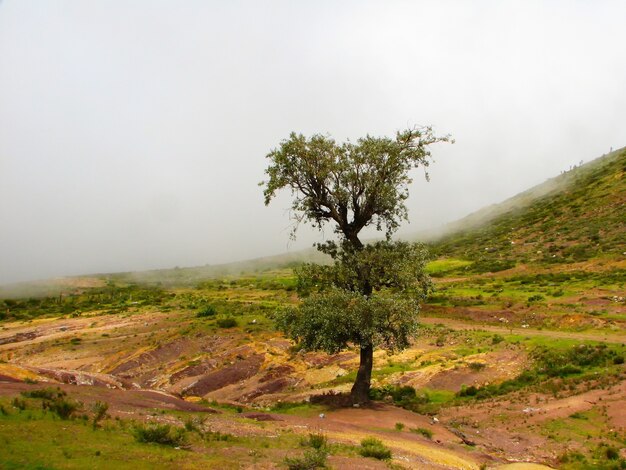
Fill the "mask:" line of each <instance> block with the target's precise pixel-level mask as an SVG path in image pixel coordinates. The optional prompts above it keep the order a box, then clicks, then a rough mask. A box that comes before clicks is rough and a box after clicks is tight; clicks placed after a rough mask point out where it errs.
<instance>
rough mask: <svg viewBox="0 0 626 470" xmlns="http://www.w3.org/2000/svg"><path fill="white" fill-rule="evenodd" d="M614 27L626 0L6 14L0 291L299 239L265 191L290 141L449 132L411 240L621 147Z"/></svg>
mask: <svg viewBox="0 0 626 470" xmlns="http://www.w3.org/2000/svg"><path fill="white" fill-rule="evenodd" d="M625 20H626V2H624V1H622V0H616V1H593V2H590V1H575V0H564V1H528V0H524V1H519V2H507V1H491V2H490V1H475V2H467V1H456V2H455V1H440V0H437V1H432V2H428V1H407V2H400V1H382V0H381V1H372V2H367V1H352V2H350V1H340V2H338V1H315V2H312V1H308V2H305V1H257V0H253V1H252V0H251V1H231V0H229V1H215V2H208V1H155V0H145V1H139V0H137V1H126V0H118V1H115V0H106V1H104V0H102V1H98V0H90V1H83V0H74V1H54V0H48V1H43V0H42V1H36V0H22V1H18V0H4V1H0V283H9V282H15V281H21V280H31V279H38V278H48V277H52V276H61V275H74V274H83V273H93V272H115V271H128V270H143V269H151V268H161V267H173V266H196V265H203V264H206V263H210V264H216V263H223V262H229V261H234V260H242V259H248V258H253V257H258V256H264V255H270V254H276V253H281V252H285V251H287V250H296V249H300V248H305V247H309V246H310V245H311V243H312V242H313V241H315V240H319V239H320V238H321V235H319V234H317V233H315V232H313V231H307V230H303V231H301V232H300V236H299V238H298V240H297V242H291V241H290V240H289V225H290V222H289V218H288V214H287V212H286V209H287V207H288V206H289V198H288V195H285V197H282V198H279V199H278V200H277V201H276V202H275V203H273V204H272V205H271V206H270V207H268V208H266V207H265V206H264V205H263V201H262V194H261V188H259V187H258V186H257V183H258V182H259V181H261V180H262V179H263V170H264V168H265V166H266V161H265V158H264V157H265V155H266V154H267V153H268V152H269V151H270V150H271V149H272V148H273V147H275V146H276V145H278V143H279V142H280V141H281V140H282V139H284V138H286V137H287V136H288V134H289V132H290V131H297V132H302V133H304V134H307V135H309V134H312V133H324V134H326V133H327V134H330V135H332V136H333V137H335V138H336V139H338V140H343V139H345V138H351V139H356V138H358V137H359V136H362V135H365V134H367V133H369V134H372V135H392V134H393V133H394V132H395V131H396V130H398V129H402V128H405V127H406V126H412V125H416V124H418V125H423V124H432V125H433V126H435V129H436V132H438V133H439V134H447V133H450V134H452V135H453V137H454V138H455V139H456V144H455V145H452V146H451V145H438V146H437V147H435V148H433V154H434V156H435V160H436V163H435V164H434V165H433V166H432V168H431V177H432V178H431V182H430V183H426V182H425V181H424V180H423V178H422V177H421V175H420V174H419V173H417V174H416V178H415V182H414V184H413V186H412V187H411V197H410V199H409V201H408V205H409V208H410V219H411V223H410V225H406V226H405V227H403V229H402V232H403V233H409V232H411V231H418V230H422V229H425V228H431V227H436V226H438V225H440V224H442V223H445V222H449V221H452V220H455V219H458V218H460V217H462V216H464V215H466V214H468V213H469V212H472V211H474V210H477V209H479V208H481V207H482V206H484V205H487V204H491V203H494V202H498V201H501V200H503V199H505V198H507V197H509V196H512V195H514V194H516V193H518V192H520V191H523V190H525V189H527V188H528V187H530V186H532V185H535V184H537V183H540V182H542V181H544V180H545V179H547V178H549V177H551V176H554V175H557V174H559V173H560V172H561V171H562V170H564V169H567V168H569V166H570V165H572V164H575V163H578V162H579V161H580V160H585V161H588V160H591V159H592V158H594V157H598V156H600V155H602V154H603V153H606V152H608V151H609V148H610V147H614V148H618V147H622V146H625V145H626V52H625V51H626V49H625V47H624V46H625V45H626V28H625V27H624V22H625ZM330 232H331V230H328V231H327V235H328V233H330Z"/></svg>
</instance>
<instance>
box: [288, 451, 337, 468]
mask: <svg viewBox="0 0 626 470" xmlns="http://www.w3.org/2000/svg"><path fill="white" fill-rule="evenodd" d="M327 457H328V451H327V450H325V449H311V450H308V451H305V452H304V455H303V456H302V457H286V458H285V461H284V462H285V465H287V468H288V469H289V470H315V469H316V468H326V459H327Z"/></svg>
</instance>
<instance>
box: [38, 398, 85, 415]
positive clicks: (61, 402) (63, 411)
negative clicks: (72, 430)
mask: <svg viewBox="0 0 626 470" xmlns="http://www.w3.org/2000/svg"><path fill="white" fill-rule="evenodd" d="M42 407H43V409H44V410H45V409H48V410H50V411H52V412H53V413H56V414H57V416H58V417H59V418H61V419H70V418H71V417H72V415H73V414H74V412H75V411H76V410H78V409H79V408H80V403H79V402H77V401H74V400H68V399H65V398H63V397H58V398H55V399H54V400H52V401H47V400H46V401H44V402H43V403H42Z"/></svg>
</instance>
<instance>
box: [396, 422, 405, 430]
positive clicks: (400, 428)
mask: <svg viewBox="0 0 626 470" xmlns="http://www.w3.org/2000/svg"><path fill="white" fill-rule="evenodd" d="M403 429H404V423H396V431H402V430H403Z"/></svg>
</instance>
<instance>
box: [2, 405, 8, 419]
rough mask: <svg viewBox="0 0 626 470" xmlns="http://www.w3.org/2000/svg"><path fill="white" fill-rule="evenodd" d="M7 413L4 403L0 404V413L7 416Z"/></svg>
mask: <svg viewBox="0 0 626 470" xmlns="http://www.w3.org/2000/svg"><path fill="white" fill-rule="evenodd" d="M8 414H9V410H7V409H6V408H5V407H4V405H0V415H3V416H7V415H8Z"/></svg>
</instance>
